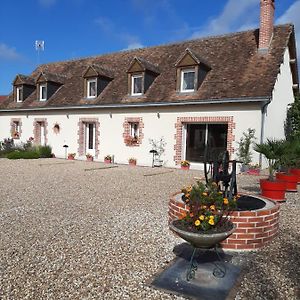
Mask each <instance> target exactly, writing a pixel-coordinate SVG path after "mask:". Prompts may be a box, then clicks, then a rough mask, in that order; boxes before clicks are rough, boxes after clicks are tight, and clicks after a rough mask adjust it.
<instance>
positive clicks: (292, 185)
mask: <svg viewBox="0 0 300 300" xmlns="http://www.w3.org/2000/svg"><path fill="white" fill-rule="evenodd" d="M276 178H277V179H279V180H282V181H285V182H286V191H287V192H297V191H298V190H297V183H298V177H297V176H296V175H292V174H286V173H283V172H278V173H276Z"/></svg>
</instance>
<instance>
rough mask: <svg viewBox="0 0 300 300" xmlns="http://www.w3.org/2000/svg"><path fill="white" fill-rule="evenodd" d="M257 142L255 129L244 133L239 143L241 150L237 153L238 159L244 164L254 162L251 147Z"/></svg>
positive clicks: (249, 129)
mask: <svg viewBox="0 0 300 300" xmlns="http://www.w3.org/2000/svg"><path fill="white" fill-rule="evenodd" d="M254 140H255V129H252V128H248V130H247V132H243V136H242V137H241V138H240V141H239V142H238V144H239V148H238V152H237V156H238V159H239V160H240V161H242V162H243V164H245V165H248V164H250V163H251V161H252V153H251V151H250V146H251V144H253V142H254Z"/></svg>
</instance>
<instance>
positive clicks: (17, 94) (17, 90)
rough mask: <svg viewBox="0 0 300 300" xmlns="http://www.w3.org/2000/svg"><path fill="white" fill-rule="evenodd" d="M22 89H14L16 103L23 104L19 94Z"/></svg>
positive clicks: (19, 87) (18, 87)
mask: <svg viewBox="0 0 300 300" xmlns="http://www.w3.org/2000/svg"><path fill="white" fill-rule="evenodd" d="M22 89H23V88H22V87H21V86H17V87H16V100H17V102H23V99H21V97H20V96H21V93H20V91H21V90H22Z"/></svg>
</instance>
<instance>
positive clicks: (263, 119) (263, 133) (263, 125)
mask: <svg viewBox="0 0 300 300" xmlns="http://www.w3.org/2000/svg"><path fill="white" fill-rule="evenodd" d="M270 102H271V99H269V100H268V101H266V102H264V104H263V105H262V107H261V128H260V144H262V143H263V142H264V135H265V120H266V111H267V107H268V105H269V104H270ZM259 166H260V167H261V166H262V154H261V153H260V154H259Z"/></svg>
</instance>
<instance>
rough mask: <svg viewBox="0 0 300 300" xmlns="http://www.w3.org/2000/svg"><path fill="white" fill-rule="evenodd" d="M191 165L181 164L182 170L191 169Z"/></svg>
mask: <svg viewBox="0 0 300 300" xmlns="http://www.w3.org/2000/svg"><path fill="white" fill-rule="evenodd" d="M189 169H190V166H181V170H189Z"/></svg>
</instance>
